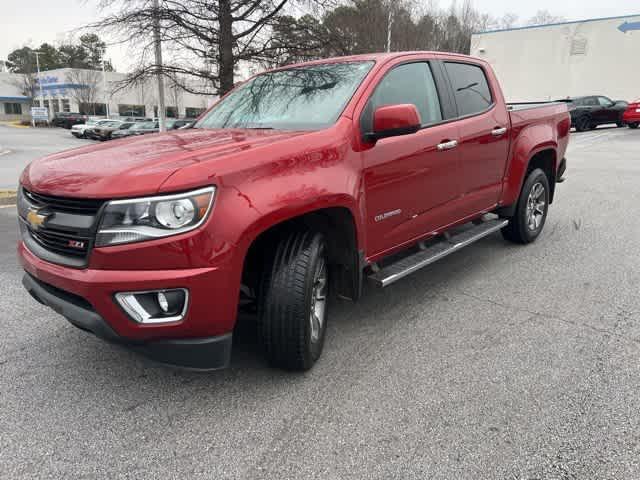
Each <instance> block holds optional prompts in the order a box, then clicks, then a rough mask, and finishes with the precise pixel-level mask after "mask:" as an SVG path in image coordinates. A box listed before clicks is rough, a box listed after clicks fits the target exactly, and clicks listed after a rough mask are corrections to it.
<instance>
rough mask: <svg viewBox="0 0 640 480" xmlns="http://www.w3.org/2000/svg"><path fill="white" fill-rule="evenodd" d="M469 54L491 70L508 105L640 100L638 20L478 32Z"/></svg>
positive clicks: (601, 20)
mask: <svg viewBox="0 0 640 480" xmlns="http://www.w3.org/2000/svg"><path fill="white" fill-rule="evenodd" d="M470 50H471V52H470V53H471V55H473V56H477V57H480V58H484V59H485V60H487V61H488V62H489V63H490V64H491V65H492V66H493V68H494V69H495V71H496V74H497V76H498V79H499V81H500V83H501V85H502V88H503V90H504V93H505V97H506V99H507V101H508V102H527V101H538V100H556V99H560V98H566V97H568V96H571V97H574V96H581V95H605V96H608V97H610V98H611V99H615V100H627V101H630V100H634V99H637V98H640V62H639V61H638V59H639V58H640V14H638V15H627V16H622V17H610V18H595V19H590V20H582V21H576V22H564V23H557V24H551V25H540V26H533V27H522V28H512V29H506V30H493V31H487V32H480V33H476V34H474V35H473V36H472V38H471V49H470Z"/></svg>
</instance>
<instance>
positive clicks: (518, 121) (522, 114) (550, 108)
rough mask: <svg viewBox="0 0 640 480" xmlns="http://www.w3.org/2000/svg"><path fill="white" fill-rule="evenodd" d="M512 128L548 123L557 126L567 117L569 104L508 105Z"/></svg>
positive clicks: (534, 103)
mask: <svg viewBox="0 0 640 480" xmlns="http://www.w3.org/2000/svg"><path fill="white" fill-rule="evenodd" d="M507 109H508V111H509V116H510V117H511V126H512V127H521V126H526V125H529V124H536V123H542V122H548V123H551V124H556V123H557V122H558V121H560V120H561V119H562V118H564V117H566V114H567V104H566V103H564V102H531V103H526V102H525V103H508V104H507Z"/></svg>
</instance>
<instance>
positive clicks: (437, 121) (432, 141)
mask: <svg viewBox="0 0 640 480" xmlns="http://www.w3.org/2000/svg"><path fill="white" fill-rule="evenodd" d="M444 82H445V80H444V76H443V75H442V72H441V70H440V66H439V64H438V63H436V62H430V61H427V60H421V61H416V60H412V61H411V62H405V63H399V64H396V65H394V66H392V67H390V68H389V69H388V70H387V71H386V72H384V74H383V77H382V78H381V79H379V80H378V84H377V86H376V88H375V90H374V91H373V93H372V94H371V96H370V97H369V99H368V100H367V103H366V105H365V107H364V109H363V111H362V114H361V115H360V131H361V132H360V133H362V134H365V133H368V132H370V131H371V130H372V125H373V112H374V111H375V109H376V108H377V107H380V106H383V105H396V104H406V103H409V104H413V105H415V106H416V108H417V110H418V112H419V113H420V118H421V124H422V128H421V129H420V130H419V131H418V132H416V133H414V134H411V135H402V136H396V137H390V138H384V139H380V140H378V141H377V142H376V143H375V144H372V145H369V146H368V148H367V149H366V150H365V151H364V152H363V154H362V155H363V162H364V182H365V185H364V188H365V195H366V200H365V203H366V209H367V212H366V217H367V254H368V256H371V255H375V254H379V253H383V252H385V251H388V250H390V249H392V248H394V247H398V246H400V245H402V244H405V243H409V242H411V241H412V240H415V239H417V238H419V237H421V236H424V235H425V234H427V233H429V232H431V231H433V230H435V229H437V228H438V227H441V226H443V225H446V224H448V223H450V222H451V221H452V219H453V217H454V216H455V214H454V213H452V212H451V211H450V210H449V209H448V208H447V207H448V206H449V205H450V203H451V201H452V200H453V199H455V198H456V197H457V196H459V195H460V185H459V183H458V180H459V179H458V151H457V149H456V148H448V147H447V148H443V147H442V144H446V143H447V142H455V141H456V139H457V138H458V127H457V125H456V124H455V122H454V123H447V121H446V120H447V119H448V117H449V116H450V113H449V112H450V102H449V99H448V97H447V95H448V92H447V89H446V84H445V83H444ZM439 145H440V148H439V147H438V146H439ZM450 145H453V143H450Z"/></svg>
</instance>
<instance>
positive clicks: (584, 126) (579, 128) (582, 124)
mask: <svg viewBox="0 0 640 480" xmlns="http://www.w3.org/2000/svg"><path fill="white" fill-rule="evenodd" d="M590 127H591V120H590V119H589V117H587V116H582V117H580V118H578V119H577V120H576V132H586V131H587V130H589V128H590Z"/></svg>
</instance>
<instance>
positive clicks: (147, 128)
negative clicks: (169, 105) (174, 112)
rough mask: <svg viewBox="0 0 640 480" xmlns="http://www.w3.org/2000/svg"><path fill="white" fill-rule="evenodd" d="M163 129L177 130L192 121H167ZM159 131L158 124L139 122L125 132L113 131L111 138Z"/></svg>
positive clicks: (155, 122)
mask: <svg viewBox="0 0 640 480" xmlns="http://www.w3.org/2000/svg"><path fill="white" fill-rule="evenodd" d="M165 122H166V123H165V128H166V129H167V130H177V129H178V128H182V127H186V126H189V125H191V124H192V123H193V120H187V119H180V120H179V119H168V120H166V121H165ZM159 131H160V122H157V121H153V122H140V123H135V124H134V125H132V126H131V127H130V128H128V129H126V130H118V131H114V132H113V133H112V134H111V138H114V139H115V138H122V137H129V136H132V135H145V134H147V133H157V132H159Z"/></svg>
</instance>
